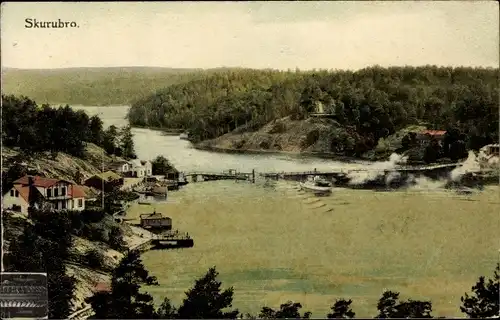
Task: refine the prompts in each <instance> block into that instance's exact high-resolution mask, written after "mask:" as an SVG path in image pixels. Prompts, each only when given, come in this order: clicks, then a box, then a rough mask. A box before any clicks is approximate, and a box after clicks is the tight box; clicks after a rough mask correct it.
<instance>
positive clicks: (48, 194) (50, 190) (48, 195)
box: [47, 189, 52, 198]
mask: <svg viewBox="0 0 500 320" xmlns="http://www.w3.org/2000/svg"><path fill="white" fill-rule="evenodd" d="M47 197H48V198H50V197H52V189H47Z"/></svg>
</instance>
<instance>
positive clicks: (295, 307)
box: [259, 301, 311, 319]
mask: <svg viewBox="0 0 500 320" xmlns="http://www.w3.org/2000/svg"><path fill="white" fill-rule="evenodd" d="M301 308H302V305H301V304H300V303H299V302H295V303H294V302H292V301H288V302H287V303H283V304H282V305H281V306H280V309H279V310H273V309H271V308H269V307H263V308H262V310H261V311H260V314H259V319H309V318H310V317H311V312H309V311H307V312H304V314H303V315H302V316H301V315H300V311H299V310H300V309H301Z"/></svg>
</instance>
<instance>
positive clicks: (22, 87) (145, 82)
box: [2, 67, 204, 106]
mask: <svg viewBox="0 0 500 320" xmlns="http://www.w3.org/2000/svg"><path fill="white" fill-rule="evenodd" d="M203 73H204V71H203V70H202V69H177V68H157V67H111V68H64V69H15V68H3V69H2V84H3V92H2V93H3V94H14V95H25V96H28V97H30V98H31V99H33V100H35V101H36V102H37V103H38V104H43V103H49V104H66V103H68V104H81V105H100V106H102V105H124V104H131V103H132V101H135V100H138V99H141V98H144V97H146V96H149V95H151V94H153V93H155V92H156V90H158V89H160V88H165V87H168V86H170V85H172V84H178V83H183V82H188V81H190V80H193V79H195V78H197V77H200V76H201V75H202V74H203Z"/></svg>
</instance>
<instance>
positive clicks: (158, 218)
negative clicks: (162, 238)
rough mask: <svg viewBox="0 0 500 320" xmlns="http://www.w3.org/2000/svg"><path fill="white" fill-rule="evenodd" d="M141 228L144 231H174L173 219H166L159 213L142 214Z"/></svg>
mask: <svg viewBox="0 0 500 320" xmlns="http://www.w3.org/2000/svg"><path fill="white" fill-rule="evenodd" d="M140 218H141V227H142V228H144V229H161V230H171V229H172V219H171V218H169V217H164V216H163V215H162V214H161V213H159V212H153V213H147V214H141V215H140Z"/></svg>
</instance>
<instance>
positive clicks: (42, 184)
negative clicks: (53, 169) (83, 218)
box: [2, 175, 85, 214]
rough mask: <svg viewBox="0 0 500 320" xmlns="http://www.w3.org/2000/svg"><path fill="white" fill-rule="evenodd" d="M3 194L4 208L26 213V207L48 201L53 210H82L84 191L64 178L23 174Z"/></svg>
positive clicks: (83, 206) (83, 207)
mask: <svg viewBox="0 0 500 320" xmlns="http://www.w3.org/2000/svg"><path fill="white" fill-rule="evenodd" d="M13 184H14V186H13V187H12V188H11V189H10V190H8V191H7V192H6V193H5V194H4V196H3V199H2V200H3V206H4V208H5V209H12V210H14V211H20V212H22V213H26V214H27V213H28V208H29V207H30V206H32V205H35V206H36V205H37V204H39V203H40V202H45V203H50V204H51V205H52V206H53V208H54V209H55V210H65V209H67V210H79V211H81V210H84V209H85V192H84V191H83V189H82V188H81V187H80V186H78V185H76V184H74V183H72V182H70V181H66V180H61V179H49V178H44V177H39V176H28V175H26V176H24V177H22V178H19V179H17V180H16V181H14V182H13Z"/></svg>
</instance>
